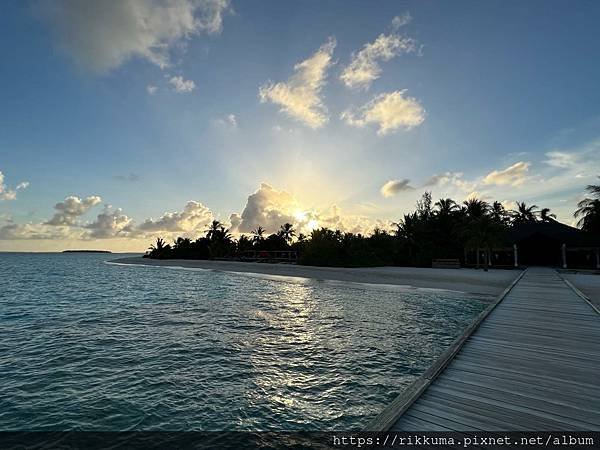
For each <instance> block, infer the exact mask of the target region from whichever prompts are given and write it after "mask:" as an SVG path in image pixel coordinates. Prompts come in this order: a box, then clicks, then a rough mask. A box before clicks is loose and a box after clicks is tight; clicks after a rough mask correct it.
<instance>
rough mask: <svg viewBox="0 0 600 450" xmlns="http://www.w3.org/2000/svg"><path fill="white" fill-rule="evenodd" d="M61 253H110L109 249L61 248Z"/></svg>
mask: <svg viewBox="0 0 600 450" xmlns="http://www.w3.org/2000/svg"><path fill="white" fill-rule="evenodd" d="M62 252H63V253H112V252H111V251H110V250H63V251H62Z"/></svg>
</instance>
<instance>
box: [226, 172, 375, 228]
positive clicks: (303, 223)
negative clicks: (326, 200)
mask: <svg viewBox="0 0 600 450" xmlns="http://www.w3.org/2000/svg"><path fill="white" fill-rule="evenodd" d="M230 222H231V230H232V231H233V232H236V233H249V232H251V231H252V230H254V229H256V227H258V226H261V227H263V228H264V229H265V230H266V232H267V233H274V232H276V231H277V230H278V229H279V227H280V226H281V225H283V224H284V223H291V224H293V225H294V227H295V228H296V230H297V231H298V232H301V233H305V234H308V233H310V232H311V231H312V230H314V229H316V228H321V227H326V228H332V229H339V230H341V231H346V232H352V233H367V232H369V231H372V230H373V228H375V227H380V228H381V227H386V224H385V222H382V221H374V220H372V219H370V218H368V217H366V216H361V215H354V214H343V213H342V211H341V209H340V208H339V207H338V206H336V205H332V206H331V207H329V208H326V209H324V210H319V209H305V208H302V207H301V206H300V204H299V202H298V200H297V199H296V198H295V197H294V196H293V195H292V194H290V193H289V192H286V191H284V190H278V189H275V188H274V187H272V186H271V185H269V184H267V183H261V185H260V187H259V188H258V189H257V190H256V192H254V193H253V194H251V195H250V196H249V197H248V200H247V202H246V206H245V208H244V210H243V211H242V213H241V214H237V213H236V214H232V215H231V217H230Z"/></svg>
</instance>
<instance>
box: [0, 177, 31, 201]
mask: <svg viewBox="0 0 600 450" xmlns="http://www.w3.org/2000/svg"><path fill="white" fill-rule="evenodd" d="M28 186H29V181H23V182H21V183H19V184H18V185H17V187H16V188H14V189H10V188H9V187H8V186H6V184H5V183H4V174H3V173H2V171H0V201H2V200H15V199H16V198H17V191H18V190H21V189H26V188H27V187H28Z"/></svg>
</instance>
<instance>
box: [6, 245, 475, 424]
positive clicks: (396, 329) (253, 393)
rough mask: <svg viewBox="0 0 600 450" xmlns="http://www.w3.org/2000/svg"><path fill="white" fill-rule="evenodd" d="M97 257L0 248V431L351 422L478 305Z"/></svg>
mask: <svg viewBox="0 0 600 450" xmlns="http://www.w3.org/2000/svg"><path fill="white" fill-rule="evenodd" d="M111 258H114V256H112V257H111V256H110V255H92V254H69V255H63V254H38V255H33V254H2V255H0V261H1V262H2V264H0V321H1V325H2V326H1V328H0V342H2V346H3V350H4V351H3V352H1V353H0V367H2V371H1V372H0V403H1V404H2V405H3V407H2V408H1V409H0V429H3V430H16V429H37V430H43V429H86V430H126V429H144V430H161V429H162V430H176V429H178V430H222V429H228V430H232V429H236V430H249V429H252V430H256V429H260V430H268V429H273V430H293V429H346V430H348V429H359V428H360V427H361V426H363V425H365V424H366V423H367V422H368V421H369V420H370V419H371V418H372V417H373V416H375V415H376V414H377V413H378V412H379V411H380V410H381V409H382V408H383V407H384V406H385V405H386V404H387V403H389V402H390V401H391V400H392V399H393V398H394V397H395V396H396V395H397V394H398V392H399V391H400V390H401V389H402V388H403V387H406V386H407V385H408V384H409V383H410V382H411V381H412V380H414V378H415V377H416V376H418V375H419V374H420V373H421V372H423V371H424V370H425V369H426V368H427V367H428V366H429V365H430V364H431V362H432V360H433V359H434V358H435V357H436V356H437V355H439V354H441V353H442V351H443V350H444V348H445V347H446V346H448V345H449V344H450V343H451V342H452V340H453V339H454V338H455V336H457V335H458V334H460V332H461V330H462V329H463V328H464V327H465V326H466V325H467V324H468V323H469V322H470V321H471V320H472V319H473V318H474V317H475V315H476V314H477V313H479V312H480V311H481V310H482V309H483V308H484V306H485V305H484V303H482V302H480V301H478V300H477V299H474V298H469V297H467V296H466V295H465V294H461V293H457V292H450V291H428V290H419V289H391V288H386V287H384V286H382V287H377V286H361V285H357V284H352V283H350V284H347V283H346V284H341V283H328V282H318V281H313V280H306V279H281V278H278V279H273V278H272V277H261V276H257V275H252V276H247V275H241V274H231V273H223V272H214V271H189V270H188V271H186V270H164V269H163V268H156V267H129V266H116V265H109V264H104V261H105V260H106V259H111Z"/></svg>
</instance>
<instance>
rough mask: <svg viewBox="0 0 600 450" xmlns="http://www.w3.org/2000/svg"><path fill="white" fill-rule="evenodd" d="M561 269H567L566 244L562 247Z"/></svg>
mask: <svg viewBox="0 0 600 450" xmlns="http://www.w3.org/2000/svg"><path fill="white" fill-rule="evenodd" d="M562 267H563V269H566V268H567V244H563V245H562Z"/></svg>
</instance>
